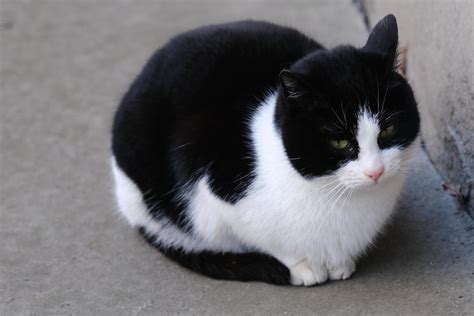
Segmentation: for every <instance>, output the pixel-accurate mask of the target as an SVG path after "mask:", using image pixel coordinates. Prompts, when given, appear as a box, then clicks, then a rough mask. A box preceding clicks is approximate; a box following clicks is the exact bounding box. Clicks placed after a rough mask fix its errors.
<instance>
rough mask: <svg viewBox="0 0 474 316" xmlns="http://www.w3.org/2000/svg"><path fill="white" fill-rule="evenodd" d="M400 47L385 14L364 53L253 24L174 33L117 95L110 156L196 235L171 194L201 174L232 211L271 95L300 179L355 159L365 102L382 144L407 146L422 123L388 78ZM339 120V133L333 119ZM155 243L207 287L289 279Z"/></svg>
mask: <svg viewBox="0 0 474 316" xmlns="http://www.w3.org/2000/svg"><path fill="white" fill-rule="evenodd" d="M396 47H397V29H396V22H395V18H394V17H393V16H388V17H386V18H385V19H384V20H382V22H380V23H379V24H378V25H377V26H376V27H375V28H374V31H373V32H372V34H371V35H370V37H369V41H368V43H367V45H366V46H365V47H363V48H361V49H356V48H353V47H350V46H341V47H338V48H335V49H333V50H326V49H324V48H323V47H322V46H321V45H319V44H318V43H316V42H315V41H314V40H312V39H310V38H308V37H306V36H305V35H303V34H301V33H299V32H298V31H296V30H293V29H290V28H286V27H281V26H277V25H273V24H270V23H265V22H255V21H243V22H235V23H228V24H222V25H212V26H207V27H202V28H198V29H196V30H193V31H190V32H187V33H184V34H181V35H179V36H177V37H175V38H173V39H172V40H171V41H170V42H169V43H168V44H166V45H165V46H163V47H162V48H161V49H159V50H158V51H157V52H156V53H155V54H154V56H152V58H151V59H150V60H149V61H148V63H147V64H146V66H145V67H144V69H143V71H142V73H141V74H140V75H139V76H138V77H137V79H136V80H135V82H134V83H133V84H132V86H131V88H130V89H129V91H128V92H127V94H126V95H125V96H124V98H123V100H122V102H121V104H120V106H119V108H118V111H117V113H116V116H115V120H114V126H113V140H112V150H113V154H114V156H115V158H116V161H117V163H118V165H119V166H120V168H121V169H122V170H123V171H124V172H125V173H126V174H127V175H128V176H129V177H130V178H131V179H132V180H133V181H134V182H135V183H136V184H137V185H138V187H139V189H140V190H141V191H142V192H143V194H144V198H145V201H146V204H147V206H148V208H149V210H150V213H151V214H152V215H153V216H154V217H156V218H161V217H164V218H166V219H167V220H169V221H171V222H172V223H174V224H175V225H176V226H177V227H179V228H180V229H182V230H192V225H189V223H188V221H187V218H186V214H185V213H184V209H185V208H186V203H185V202H184V201H182V200H181V199H180V196H179V192H177V188H180V187H182V186H184V185H187V184H192V183H193V182H194V181H196V180H197V179H199V178H200V177H201V176H203V175H204V174H207V175H208V177H209V180H210V181H209V183H210V186H211V189H212V191H213V192H214V193H215V194H216V195H217V196H219V197H220V198H221V199H223V200H225V201H227V202H228V203H235V202H237V201H238V200H239V199H240V198H241V197H242V196H244V195H245V192H246V189H247V187H248V186H249V184H250V183H251V182H252V179H253V163H254V161H253V159H254V158H253V157H254V154H253V152H252V148H251V144H250V141H249V139H248V132H249V131H248V123H249V119H250V118H251V117H252V114H253V113H254V111H255V109H256V108H257V107H258V105H259V104H260V101H261V100H263V99H264V98H265V96H266V95H267V94H268V93H269V92H271V91H273V92H275V91H277V92H279V99H278V102H277V109H276V113H275V124H276V127H277V129H278V130H279V131H280V132H281V135H282V139H283V143H284V145H285V149H286V151H287V154H288V156H289V158H290V159H291V158H295V159H291V162H292V164H293V166H294V167H295V169H296V170H298V171H299V172H300V173H301V174H302V175H304V176H308V177H314V176H319V175H322V174H328V173H331V172H332V171H334V170H336V169H337V168H338V166H340V165H341V164H342V163H344V162H346V161H347V160H350V159H354V158H355V157H357V153H358V148H357V144H356V142H355V134H354V132H355V126H356V125H355V124H356V118H357V113H358V111H360V105H359V104H361V103H366V104H367V107H369V108H370V109H372V110H373V111H375V110H376V109H377V107H378V106H379V102H382V99H383V100H384V101H385V106H384V107H385V109H386V112H385V114H384V115H385V120H386V122H385V123H386V124H395V126H396V130H395V131H396V132H395V133H394V135H393V136H392V137H391V138H389V139H386V140H384V142H383V143H381V144H380V146H381V147H388V146H392V145H394V144H397V145H401V146H406V145H408V144H409V143H411V142H412V141H413V139H414V138H415V137H416V135H417V134H418V129H419V127H418V125H419V117H418V112H417V110H416V103H415V100H414V98H413V93H412V91H411V89H410V87H409V86H408V84H407V83H406V81H405V80H404V79H403V78H402V77H401V76H399V75H398V74H396V73H395V72H394V61H395V59H396V56H395V55H396ZM282 70H283V71H282ZM343 112H344V113H343ZM343 116H344V117H345V119H346V120H347V121H348V125H347V126H346V127H345V128H341V127H340V126H338V121H337V120H336V117H341V118H342V117H343ZM389 121H390V122H389ZM334 137H343V138H347V139H350V140H351V141H352V144H351V146H349V148H348V149H347V150H344V151H340V150H339V151H336V150H334V149H333V148H332V147H331V146H330V145H329V140H330V139H331V138H334ZM148 240H149V241H153V240H154V238H153V237H150V236H148ZM155 246H157V247H158V248H159V249H160V251H162V252H163V253H164V254H165V255H167V256H168V257H170V258H172V259H173V260H176V261H178V262H179V263H180V264H182V265H183V266H185V267H188V268H190V269H193V270H195V271H198V272H200V273H203V274H205V275H208V276H210V277H213V278H217V279H232V280H241V281H251V280H259V281H265V282H270V283H277V284H288V282H289V271H288V269H287V268H286V267H285V266H284V265H282V264H281V263H280V262H278V261H277V260H276V259H274V258H272V257H269V256H266V255H263V254H258V253H246V254H230V253H224V254H218V253H210V252H202V253H183V252H182V251H181V250H180V249H173V248H168V247H166V245H156V244H155Z"/></svg>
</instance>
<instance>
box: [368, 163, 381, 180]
mask: <svg viewBox="0 0 474 316" xmlns="http://www.w3.org/2000/svg"><path fill="white" fill-rule="evenodd" d="M383 172H384V167H383V166H382V167H380V168H378V169H375V170H371V169H367V170H364V174H365V175H366V176H367V177H369V178H371V179H372V180H374V181H377V180H378V179H379V178H380V177H381V176H382V174H383Z"/></svg>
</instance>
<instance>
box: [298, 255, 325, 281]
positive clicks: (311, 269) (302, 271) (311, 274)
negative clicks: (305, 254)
mask: <svg viewBox="0 0 474 316" xmlns="http://www.w3.org/2000/svg"><path fill="white" fill-rule="evenodd" d="M290 272H291V284H293V285H304V286H311V285H315V284H321V283H324V282H326V280H327V279H328V273H327V270H326V268H325V267H324V266H322V265H321V266H317V265H311V264H310V263H309V262H308V261H306V260H303V261H301V262H299V263H297V264H295V265H294V266H292V267H290Z"/></svg>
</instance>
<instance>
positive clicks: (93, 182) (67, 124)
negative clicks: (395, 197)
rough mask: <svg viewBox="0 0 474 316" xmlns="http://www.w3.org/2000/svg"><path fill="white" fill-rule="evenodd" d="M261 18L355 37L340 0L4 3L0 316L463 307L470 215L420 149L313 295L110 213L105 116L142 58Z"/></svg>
mask: <svg viewBox="0 0 474 316" xmlns="http://www.w3.org/2000/svg"><path fill="white" fill-rule="evenodd" d="M243 18H258V19H265V20H269V21H274V22H279V23H282V24H286V25H292V26H294V27H297V28H298V29H300V30H302V31H304V32H305V33H307V34H309V35H311V36H313V37H315V38H316V39H318V40H319V41H320V42H321V43H322V44H324V45H326V46H329V47H331V46H334V45H336V44H339V43H352V44H355V45H359V46H360V45H362V44H363V43H364V41H365V39H366V36H367V32H366V30H365V27H364V25H363V19H362V17H361V15H360V14H359V12H358V11H357V9H356V7H355V6H354V5H353V4H352V2H351V1H350V0H337V1H334V0H325V1H314V0H313V1H291V4H290V1H269V0H253V1H250V0H249V1H228V0H225V1H219V0H214V1H210V0H204V1H151V0H146V1H137V2H135V1H131V0H130V1H125V0H123V1H118V0H117V1H111V0H103V1H94V0H77V1H55V0H37V1H35V0H31V1H20V0H0V80H1V81H0V109H1V112H0V132H1V133H0V241H1V243H0V315H50V314H67V315H70V314H96V315H99V314H100V315H122V314H123V315H137V314H144V315H146V314H213V315H215V314H252V315H254V314H268V315H273V314H314V313H318V314H377V315H382V314H383V315H391V314H394V315H395V314H397V315H403V314H425V315H447V314H454V315H460V314H464V315H470V314H471V315H472V314H473V313H474V312H473V311H474V301H473V296H474V222H473V221H471V220H470V219H468V218H467V216H466V215H465V214H464V213H463V212H461V211H459V210H458V208H457V206H456V204H455V203H454V200H453V199H452V198H451V197H450V196H449V195H447V194H446V193H445V192H443V191H442V189H441V182H442V180H441V178H440V177H439V176H438V174H437V173H436V171H435V170H434V168H433V167H432V166H431V164H430V162H429V161H428V159H427V158H426V156H424V155H423V156H422V157H420V165H419V167H418V171H417V172H416V173H413V174H412V175H411V176H410V178H409V180H408V183H407V186H406V190H405V192H404V194H403V196H402V198H401V199H400V203H399V207H398V212H397V215H396V216H395V217H394V219H393V221H392V223H391V224H390V226H389V227H388V229H387V231H386V233H385V234H384V235H383V236H382V237H381V238H380V239H379V241H378V242H377V244H376V246H375V247H374V248H373V249H372V251H370V253H369V255H368V256H367V257H365V258H364V259H363V260H362V262H360V263H359V266H358V270H357V272H356V273H355V274H354V276H353V277H352V278H351V279H350V280H347V281H339V282H331V283H327V284H325V285H322V286H318V287H313V288H293V287H277V286H271V285H266V284H260V283H238V282H226V281H214V280H210V279H207V278H204V277H201V276H199V275H196V274H193V273H191V272H189V271H187V270H184V269H182V268H180V267H178V266H177V265H175V264H174V263H172V262H170V261H168V260H167V259H165V258H164V257H162V256H161V255H160V254H159V253H157V252H156V251H155V250H154V249H153V248H151V247H149V246H148V245H147V244H145V242H143V241H142V240H141V239H140V237H139V236H138V234H137V233H136V232H135V231H133V230H132V229H131V228H129V227H128V226H127V225H126V224H125V223H124V222H123V220H121V219H120V218H119V217H118V216H117V215H116V214H115V206H114V201H113V198H112V185H111V184H112V182H111V177H110V172H109V155H110V152H109V138H110V135H109V134H110V133H109V131H110V126H111V119H112V115H113V111H114V109H115V107H116V106H117V103H118V101H119V99H120V97H121V95H122V94H123V93H124V92H125V90H126V89H127V86H128V84H129V83H130V82H131V80H132V79H133V77H134V76H135V75H136V74H137V73H138V72H139V70H140V69H141V67H142V65H143V64H144V63H145V61H146V59H147V58H148V57H149V56H150V55H151V53H152V52H153V50H155V49H156V48H157V47H158V46H159V45H161V44H163V43H164V42H165V41H166V40H167V39H169V38H170V37H171V36H173V35H174V34H176V33H178V32H181V31H184V30H187V29H190V28H193V27H195V26H199V25H203V24H209V23H216V22H224V21H231V20H237V19H243Z"/></svg>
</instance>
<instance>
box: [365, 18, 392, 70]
mask: <svg viewBox="0 0 474 316" xmlns="http://www.w3.org/2000/svg"><path fill="white" fill-rule="evenodd" d="M397 46H398V26H397V19H396V18H395V16H393V15H392V14H389V15H387V16H386V17H384V18H383V19H382V20H380V21H379V23H377V25H375V26H374V28H373V29H372V32H371V33H370V35H369V39H368V40H367V43H366V44H365V46H364V47H363V48H362V49H363V50H364V51H368V52H374V53H378V54H381V55H383V56H384V57H385V58H386V59H387V62H389V63H390V64H391V65H392V66H393V63H394V62H395V59H396V54H397Z"/></svg>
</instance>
